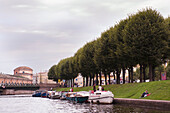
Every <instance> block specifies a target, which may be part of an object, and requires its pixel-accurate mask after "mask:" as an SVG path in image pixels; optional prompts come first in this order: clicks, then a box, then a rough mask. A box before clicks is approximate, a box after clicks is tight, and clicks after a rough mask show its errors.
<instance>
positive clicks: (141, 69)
mask: <svg viewBox="0 0 170 113" xmlns="http://www.w3.org/2000/svg"><path fill="white" fill-rule="evenodd" d="M140 82H141V83H142V64H140Z"/></svg>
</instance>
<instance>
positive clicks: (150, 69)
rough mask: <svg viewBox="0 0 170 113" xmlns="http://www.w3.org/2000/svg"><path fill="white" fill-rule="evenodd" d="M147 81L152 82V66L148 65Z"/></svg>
mask: <svg viewBox="0 0 170 113" xmlns="http://www.w3.org/2000/svg"><path fill="white" fill-rule="evenodd" d="M149 81H152V64H149Z"/></svg>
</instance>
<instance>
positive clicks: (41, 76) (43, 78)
mask: <svg viewBox="0 0 170 113" xmlns="http://www.w3.org/2000/svg"><path fill="white" fill-rule="evenodd" d="M33 81H34V82H36V83H37V84H40V83H44V84H56V82H55V81H53V80H50V79H48V71H45V72H40V73H37V74H35V75H34V80H33Z"/></svg>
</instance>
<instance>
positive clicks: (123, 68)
mask: <svg viewBox="0 0 170 113" xmlns="http://www.w3.org/2000/svg"><path fill="white" fill-rule="evenodd" d="M123 84H125V68H123Z"/></svg>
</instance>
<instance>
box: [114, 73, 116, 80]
mask: <svg viewBox="0 0 170 113" xmlns="http://www.w3.org/2000/svg"><path fill="white" fill-rule="evenodd" d="M113 77H114V80H116V77H115V71H113Z"/></svg>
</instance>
